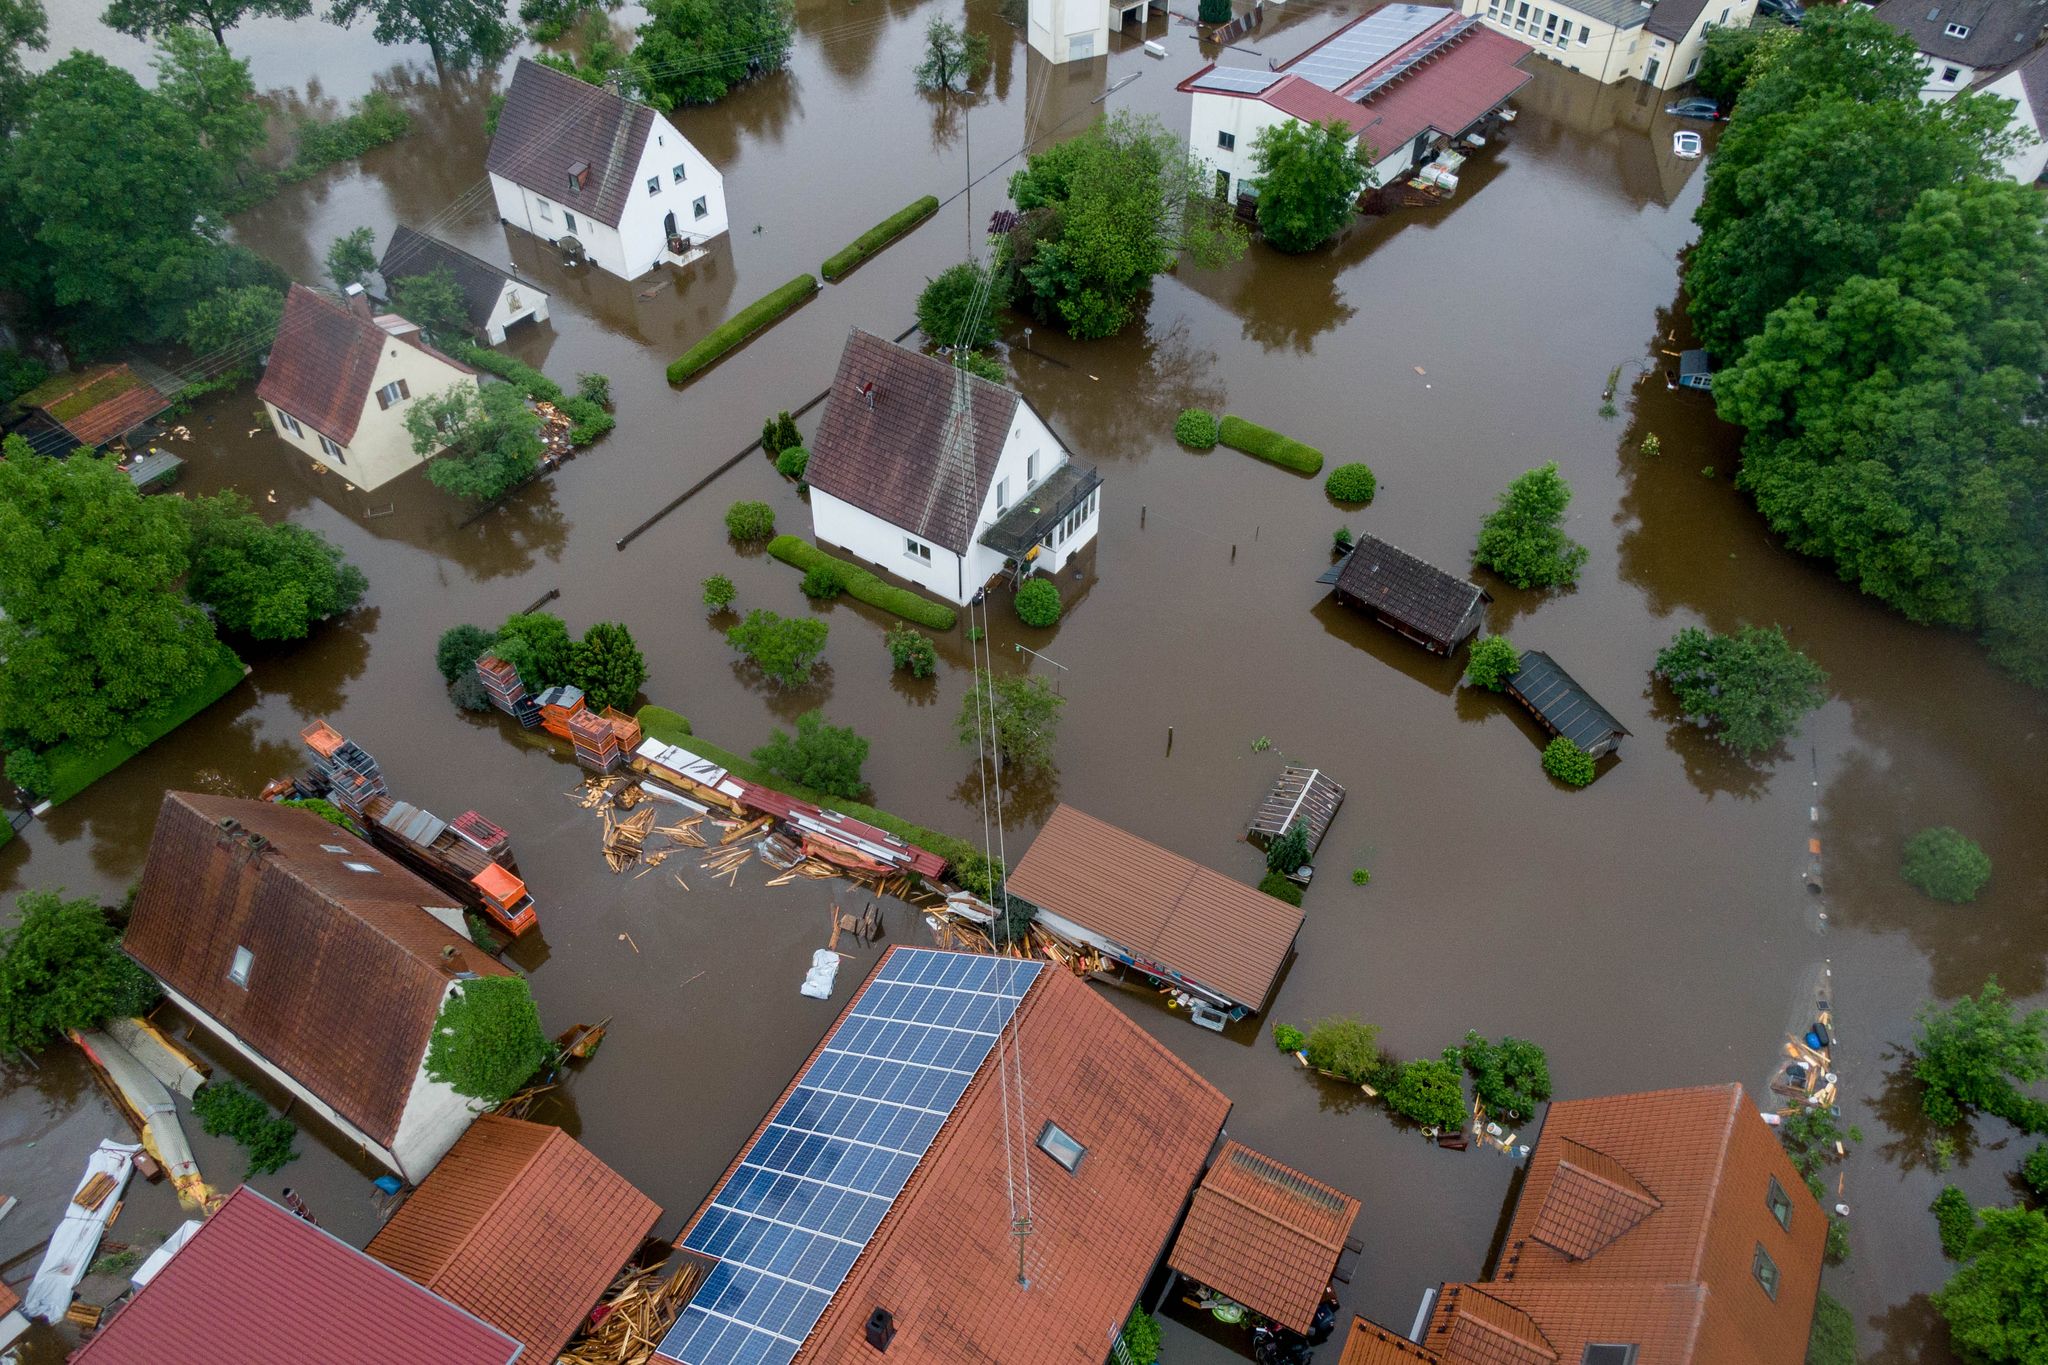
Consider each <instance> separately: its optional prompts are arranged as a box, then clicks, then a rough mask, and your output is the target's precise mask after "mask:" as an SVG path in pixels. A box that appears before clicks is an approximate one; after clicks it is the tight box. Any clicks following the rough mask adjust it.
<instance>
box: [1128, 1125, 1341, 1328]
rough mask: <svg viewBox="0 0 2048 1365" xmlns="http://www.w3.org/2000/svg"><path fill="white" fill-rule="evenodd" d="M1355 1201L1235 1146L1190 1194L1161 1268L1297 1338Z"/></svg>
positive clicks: (1325, 1281) (1324, 1283)
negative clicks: (1228, 1299) (1218, 1293)
mask: <svg viewBox="0 0 2048 1365" xmlns="http://www.w3.org/2000/svg"><path fill="white" fill-rule="evenodd" d="M1357 1219H1358V1201H1357V1200H1356V1199H1353V1198H1352V1197H1351V1196H1350V1195H1348V1194H1345V1193H1344V1192H1343V1191H1342V1190H1337V1189H1332V1188H1331V1187H1330V1186H1328V1185H1325V1184H1323V1183H1322V1182H1321V1181H1320V1180H1315V1179H1312V1178H1310V1177H1308V1176H1305V1175H1303V1174H1302V1173H1301V1172H1300V1171H1297V1170H1294V1169H1293V1168H1292V1167H1288V1166H1283V1165H1281V1164H1280V1163H1279V1162H1277V1161H1275V1160H1273V1158H1271V1157H1269V1156H1267V1155H1265V1154H1264V1153H1262V1152H1255V1151H1253V1150H1252V1149H1251V1148H1249V1147H1247V1146H1245V1145H1244V1144H1243V1143H1241V1142H1237V1141H1235V1140H1233V1141H1231V1142H1229V1143H1227V1144H1225V1146H1224V1148H1223V1150H1222V1151H1221V1152H1219V1153H1218V1154H1217V1156H1216V1160H1215V1163H1214V1164H1213V1165H1211V1166H1210V1167H1209V1173H1208V1174H1207V1175H1205V1176H1203V1177H1202V1183H1201V1185H1200V1186H1199V1187H1198V1188H1197V1189H1196V1190H1195V1199H1194V1203H1193V1204H1192V1205H1191V1206H1190V1207H1189V1209H1188V1218H1187V1222H1186V1224H1185V1225H1183V1226H1182V1228H1181V1230H1180V1237H1179V1238H1178V1239H1176V1240H1175V1242H1174V1244H1173V1250H1172V1251H1171V1252H1169V1253H1168V1254H1167V1257H1166V1263H1167V1264H1168V1265H1170V1266H1172V1267H1173V1268H1174V1269H1176V1270H1178V1271H1180V1272H1181V1273H1182V1274H1184V1275H1187V1276H1190V1277H1191V1278H1193V1279H1195V1280H1198V1281H1200V1282H1201V1283H1202V1284H1205V1285H1208V1286H1209V1287H1210V1288H1211V1289H1215V1290H1219V1291H1221V1292H1222V1293H1224V1294H1228V1295H1229V1296H1230V1297H1231V1298H1233V1299H1236V1300H1237V1301H1238V1302H1239V1303H1241V1304H1243V1305H1245V1306H1246V1307H1247V1308H1250V1309H1251V1310H1252V1311H1253V1312H1256V1313H1261V1314H1264V1315H1265V1316H1266V1317H1269V1318H1271V1319H1273V1321H1275V1322H1277V1323H1279V1324H1280V1325H1281V1326H1283V1327H1286V1328H1288V1329H1289V1330H1291V1331H1295V1332H1300V1333H1303V1334H1304V1335H1306V1334H1307V1332H1308V1330H1309V1329H1310V1328H1311V1327H1312V1326H1314V1323H1315V1315H1316V1306H1317V1305H1318V1304H1319V1303H1320V1302H1321V1301H1322V1297H1323V1291H1324V1290H1325V1289H1327V1288H1328V1287H1329V1284H1330V1274H1331V1272H1332V1271H1334V1270H1335V1269H1336V1268H1337V1258H1338V1257H1339V1256H1341V1255H1342V1254H1343V1252H1344V1239H1345V1238H1347V1237H1349V1236H1350V1235H1351V1225H1352V1224H1353V1223H1354V1222H1356V1221H1357Z"/></svg>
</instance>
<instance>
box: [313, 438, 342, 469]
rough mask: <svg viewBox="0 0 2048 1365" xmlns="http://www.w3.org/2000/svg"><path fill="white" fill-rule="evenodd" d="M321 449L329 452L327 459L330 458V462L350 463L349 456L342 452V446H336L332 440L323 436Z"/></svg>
mask: <svg viewBox="0 0 2048 1365" xmlns="http://www.w3.org/2000/svg"><path fill="white" fill-rule="evenodd" d="M320 449H322V450H324V451H326V452H327V458H328V459H330V460H339V461H341V462H342V463H343V464H347V463H348V456H347V454H345V453H344V452H343V451H342V448H341V447H340V446H338V445H336V444H335V443H334V442H333V441H332V440H330V439H329V438H328V437H326V436H322V437H321V438H320Z"/></svg>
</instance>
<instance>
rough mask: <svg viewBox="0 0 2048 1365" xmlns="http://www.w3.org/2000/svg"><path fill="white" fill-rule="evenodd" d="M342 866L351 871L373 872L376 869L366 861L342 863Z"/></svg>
mask: <svg viewBox="0 0 2048 1365" xmlns="http://www.w3.org/2000/svg"><path fill="white" fill-rule="evenodd" d="M342 866H343V867H345V868H347V869H348V870H349V871H351V872H375V871H376V870H377V869H376V868H374V867H371V866H370V865H369V864H368V863H343V864H342Z"/></svg>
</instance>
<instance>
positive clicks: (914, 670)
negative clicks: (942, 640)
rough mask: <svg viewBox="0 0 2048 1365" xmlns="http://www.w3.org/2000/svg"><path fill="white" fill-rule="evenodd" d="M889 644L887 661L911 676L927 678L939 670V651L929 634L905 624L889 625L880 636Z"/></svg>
mask: <svg viewBox="0 0 2048 1365" xmlns="http://www.w3.org/2000/svg"><path fill="white" fill-rule="evenodd" d="M882 639H883V642H884V643H886V644H887V645H888V646H889V662H890V663H891V664H893V665H895V666H896V667H897V668H900V669H902V670H904V671H905V672H907V673H909V674H910V676H911V677H913V678H929V677H930V676H931V675H932V674H934V673H936V672H938V671H939V651H938V648H937V646H935V645H933V644H932V639H931V636H929V635H926V634H924V633H923V632H921V631H919V630H917V629H915V628H914V627H911V626H907V625H895V626H891V627H889V629H888V631H887V633H885V634H884V635H883V637H882Z"/></svg>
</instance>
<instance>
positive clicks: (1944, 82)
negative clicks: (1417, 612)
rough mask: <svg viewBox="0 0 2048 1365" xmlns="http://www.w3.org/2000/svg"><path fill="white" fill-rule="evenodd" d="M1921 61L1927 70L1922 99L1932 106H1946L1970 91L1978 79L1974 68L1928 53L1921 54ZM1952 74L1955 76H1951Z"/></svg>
mask: <svg viewBox="0 0 2048 1365" xmlns="http://www.w3.org/2000/svg"><path fill="white" fill-rule="evenodd" d="M1920 61H1921V64H1922V65H1924V66H1925V67H1926V68H1927V80H1926V82H1925V84H1923V85H1922V86H1921V87H1920V98H1921V99H1923V100H1926V101H1928V102H1929V103H1931V104H1946V103H1947V102H1948V101H1950V100H1952V99H1954V98H1955V97H1956V96H1957V95H1960V94H1961V93H1962V92H1963V91H1965V90H1968V89H1969V88H1970V86H1971V84H1972V83H1973V82H1975V81H1976V79H1977V68H1976V67H1974V66H1965V65H1964V64H1963V63H1961V62H1952V61H1949V60H1948V59H1947V58H1945V57H1936V56H1934V55H1933V54H1931V53H1927V52H1923V53H1921V54H1920ZM1950 72H1954V73H1955V74H1954V75H1950V74H1949V73H1950ZM2000 93H2003V92H2002V91H2001V92H2000Z"/></svg>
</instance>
